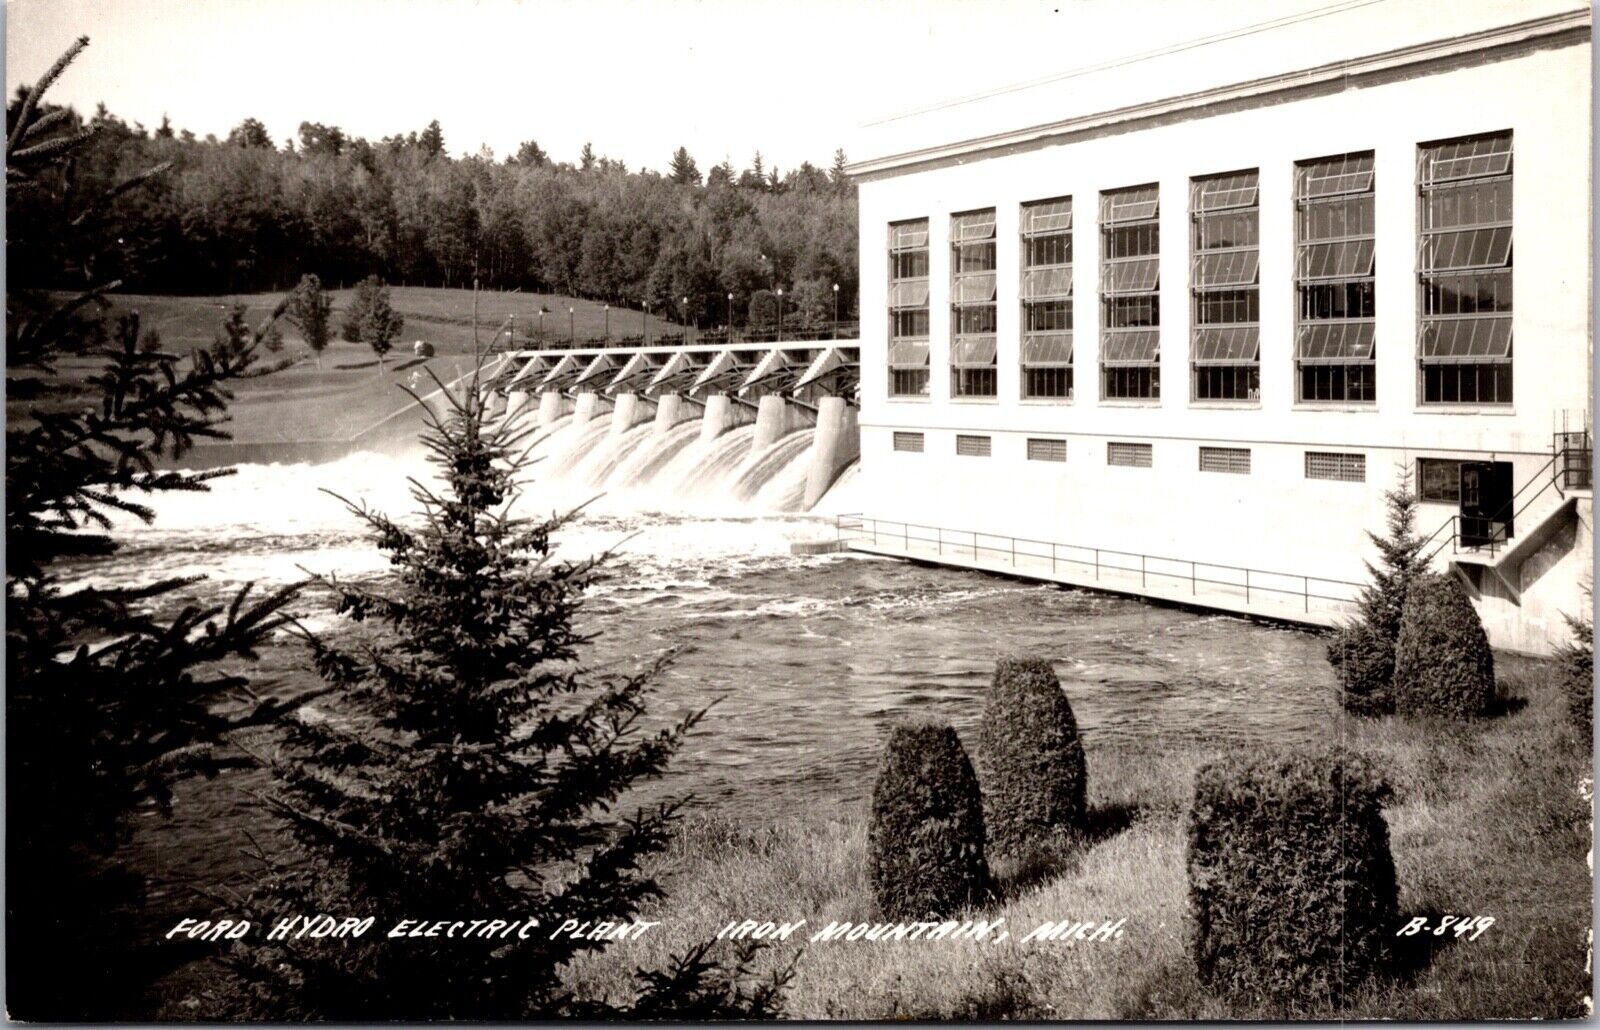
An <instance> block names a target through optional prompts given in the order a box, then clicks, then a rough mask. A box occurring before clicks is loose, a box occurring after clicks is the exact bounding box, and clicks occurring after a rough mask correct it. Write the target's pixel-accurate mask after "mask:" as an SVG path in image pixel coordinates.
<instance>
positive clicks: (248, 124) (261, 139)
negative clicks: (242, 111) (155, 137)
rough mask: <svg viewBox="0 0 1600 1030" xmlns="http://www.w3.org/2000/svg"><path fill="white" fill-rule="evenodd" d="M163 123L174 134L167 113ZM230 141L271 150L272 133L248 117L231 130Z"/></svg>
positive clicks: (236, 144)
mask: <svg viewBox="0 0 1600 1030" xmlns="http://www.w3.org/2000/svg"><path fill="white" fill-rule="evenodd" d="M161 124H162V126H163V127H164V128H165V129H166V130H167V133H166V134H167V135H169V136H170V135H172V128H171V126H170V125H168V124H167V118H166V115H162V116H161ZM158 131H159V130H158ZM228 142H229V143H232V144H233V145H234V146H236V147H247V148H248V147H263V148H265V149H267V150H271V149H272V134H271V133H269V132H267V127H266V126H265V125H263V124H261V122H259V121H257V120H256V119H254V118H246V119H245V120H244V121H242V122H240V123H239V124H238V125H235V126H234V127H233V129H232V130H231V131H229V133H228Z"/></svg>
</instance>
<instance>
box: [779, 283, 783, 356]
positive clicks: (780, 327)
mask: <svg viewBox="0 0 1600 1030" xmlns="http://www.w3.org/2000/svg"><path fill="white" fill-rule="evenodd" d="M778 342H779V343H782V342H783V287H782V286H780V287H778Z"/></svg>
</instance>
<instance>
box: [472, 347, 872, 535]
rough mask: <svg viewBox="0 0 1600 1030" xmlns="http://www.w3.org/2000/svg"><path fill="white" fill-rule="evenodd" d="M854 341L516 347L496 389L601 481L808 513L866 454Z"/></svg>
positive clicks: (555, 455)
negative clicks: (859, 421)
mask: <svg viewBox="0 0 1600 1030" xmlns="http://www.w3.org/2000/svg"><path fill="white" fill-rule="evenodd" d="M860 360H861V355H860V348H859V344H858V342H857V341H855V340H845V341H840V340H826V341H806V342H798V341H796V342H787V343H785V342H777V343H741V344H727V345H717V346H709V345H708V346H702V347H696V346H693V345H690V346H684V345H681V344H680V345H674V346H661V347H580V348H567V349H550V350H537V351H513V352H510V353H509V354H508V355H507V359H506V361H505V362H504V363H503V364H502V365H501V371H500V374H499V376H498V378H497V384H496V385H497V392H498V393H499V394H501V395H503V397H504V404H505V408H504V413H505V416H506V417H520V418H523V419H526V420H529V422H528V424H530V425H532V426H534V427H537V429H538V430H539V431H540V433H541V435H543V436H545V437H547V438H548V439H549V440H550V441H551V442H552V447H551V448H550V449H549V450H548V451H547V452H546V454H545V457H546V459H547V460H548V461H549V462H550V464H549V465H548V466H547V467H546V468H545V469H544V470H542V474H546V475H554V476H557V477H560V478H562V479H564V480H568V481H572V482H576V483H580V484H584V485H587V486H590V487H593V488H595V489H624V488H626V489H638V488H642V487H647V488H649V489H653V490H658V491H661V492H663V493H666V494H672V495H677V496H680V497H684V498H689V499H694V500H704V499H708V498H710V499H726V500H728V501H732V502H741V503H748V504H752V505H754V506H755V507H758V508H762V509H765V510H771V511H809V510H811V509H812V508H813V507H815V506H816V504H817V502H818V501H820V500H821V499H822V497H823V495H824V494H826V493H827V492H828V490H829V489H830V488H831V487H832V486H833V485H834V484H835V483H836V482H838V481H839V480H840V478H841V477H842V476H844V475H845V474H846V472H847V470H849V469H850V468H851V467H852V466H853V465H855V463H856V461H857V459H858V458H859V456H860V453H861V441H860V431H859V428H858V411H859V404H858V399H859V390H860V377H859V370H860Z"/></svg>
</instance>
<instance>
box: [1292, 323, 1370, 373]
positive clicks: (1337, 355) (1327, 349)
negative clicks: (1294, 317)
mask: <svg viewBox="0 0 1600 1030" xmlns="http://www.w3.org/2000/svg"><path fill="white" fill-rule="evenodd" d="M1374 339H1375V330H1374V328H1373V324H1372V323H1371V322H1327V323H1316V322H1311V323H1308V324H1304V325H1302V326H1300V332H1299V338H1298V339H1297V340H1296V341H1295V357H1296V358H1297V359H1298V360H1299V361H1301V362H1316V363H1329V364H1344V363H1347V362H1351V361H1370V360H1372V355H1373V343H1374Z"/></svg>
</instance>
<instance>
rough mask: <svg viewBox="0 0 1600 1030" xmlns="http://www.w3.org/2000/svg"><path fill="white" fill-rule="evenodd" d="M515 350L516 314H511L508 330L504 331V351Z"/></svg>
mask: <svg viewBox="0 0 1600 1030" xmlns="http://www.w3.org/2000/svg"><path fill="white" fill-rule="evenodd" d="M516 349H517V313H516V312H515V311H513V312H511V318H510V328H509V329H507V330H506V350H516Z"/></svg>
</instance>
